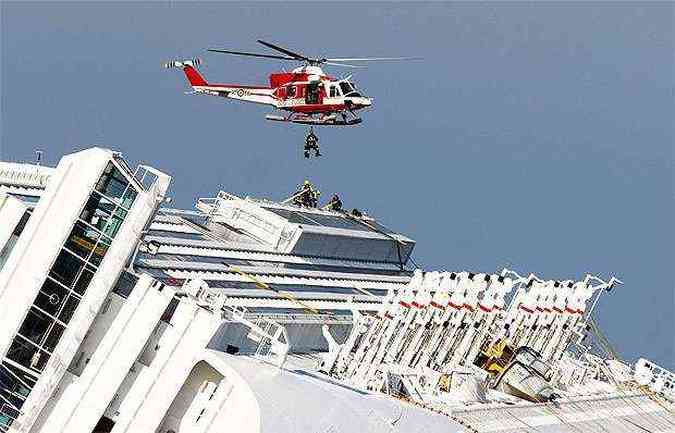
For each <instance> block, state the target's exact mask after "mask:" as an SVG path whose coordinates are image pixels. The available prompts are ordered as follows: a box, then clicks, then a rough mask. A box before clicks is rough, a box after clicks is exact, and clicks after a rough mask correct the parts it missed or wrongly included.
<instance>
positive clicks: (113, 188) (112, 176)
mask: <svg viewBox="0 0 675 433" xmlns="http://www.w3.org/2000/svg"><path fill="white" fill-rule="evenodd" d="M95 190H96V191H98V192H100V193H101V194H103V195H105V196H107V197H110V198H113V199H117V200H116V201H118V202H119V203H120V204H121V205H122V206H124V207H126V208H127V209H128V208H130V207H131V205H132V204H133V202H134V200H135V199H136V195H137V193H136V191H135V190H134V189H133V187H132V186H130V185H129V181H128V180H127V179H126V178H125V177H124V175H123V174H122V172H121V171H120V170H119V169H118V168H117V167H115V165H114V164H113V163H112V162H109V163H108V165H107V166H106V168H105V170H104V171H103V175H102V176H101V178H100V179H99V180H98V183H97V184H96V187H95Z"/></svg>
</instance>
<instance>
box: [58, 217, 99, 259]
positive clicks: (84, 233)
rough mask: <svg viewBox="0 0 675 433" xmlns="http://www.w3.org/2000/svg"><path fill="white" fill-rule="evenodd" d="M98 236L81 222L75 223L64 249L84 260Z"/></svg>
mask: <svg viewBox="0 0 675 433" xmlns="http://www.w3.org/2000/svg"><path fill="white" fill-rule="evenodd" d="M99 237H100V234H99V233H98V232H97V231H95V230H93V229H91V228H89V227H87V226H85V225H84V224H82V223H81V222H79V221H78V222H76V223H75V227H73V231H72V232H71V233H70V236H69V237H68V240H67V241H66V243H65V247H66V248H68V249H69V250H70V251H72V252H73V253H75V254H77V255H78V256H80V257H81V258H82V259H84V260H86V259H87V258H88V257H89V255H90V254H91V252H92V251H93V250H94V247H95V246H96V242H97V241H98V238H99Z"/></svg>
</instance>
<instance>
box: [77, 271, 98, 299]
mask: <svg viewBox="0 0 675 433" xmlns="http://www.w3.org/2000/svg"><path fill="white" fill-rule="evenodd" d="M95 273H96V270H95V269H93V268H91V267H90V266H86V267H84V269H82V272H81V273H80V275H79V277H78V278H77V282H76V283H75V286H74V287H73V290H74V291H75V292H76V293H78V294H80V295H83V294H84V292H86V291H87V287H89V283H90V282H91V279H92V278H94V274H95Z"/></svg>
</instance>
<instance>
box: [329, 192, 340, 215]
mask: <svg viewBox="0 0 675 433" xmlns="http://www.w3.org/2000/svg"><path fill="white" fill-rule="evenodd" d="M326 209H328V210H332V211H336V212H340V211H341V210H342V200H340V196H338V195H337V194H333V197H331V199H330V201H329V202H328V203H326Z"/></svg>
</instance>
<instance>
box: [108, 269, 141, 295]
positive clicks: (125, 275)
mask: <svg viewBox="0 0 675 433" xmlns="http://www.w3.org/2000/svg"><path fill="white" fill-rule="evenodd" d="M136 283H138V278H137V277H136V276H135V275H133V274H130V273H129V272H127V271H122V273H121V274H120V277H119V279H118V280H117V284H115V288H114V289H113V292H114V293H117V294H118V295H120V296H122V297H124V298H128V297H129V295H130V294H131V292H132V291H133V290H134V287H135V286H136Z"/></svg>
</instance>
